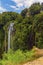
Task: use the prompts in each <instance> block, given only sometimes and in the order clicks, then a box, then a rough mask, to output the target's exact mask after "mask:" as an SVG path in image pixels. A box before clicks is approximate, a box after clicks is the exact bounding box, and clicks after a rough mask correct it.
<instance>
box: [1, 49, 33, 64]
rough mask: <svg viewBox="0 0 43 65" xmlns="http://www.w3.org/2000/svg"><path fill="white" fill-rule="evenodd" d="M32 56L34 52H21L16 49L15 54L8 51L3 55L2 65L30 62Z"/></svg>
mask: <svg viewBox="0 0 43 65" xmlns="http://www.w3.org/2000/svg"><path fill="white" fill-rule="evenodd" d="M33 56H34V50H31V51H26V52H23V51H22V50H20V49H18V50H17V51H15V52H12V50H10V51H9V52H8V53H4V54H3V60H2V61H1V63H2V65H6V64H7V65H17V64H20V63H23V62H26V61H28V60H32V59H33Z"/></svg>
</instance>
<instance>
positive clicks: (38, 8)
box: [29, 3, 41, 15]
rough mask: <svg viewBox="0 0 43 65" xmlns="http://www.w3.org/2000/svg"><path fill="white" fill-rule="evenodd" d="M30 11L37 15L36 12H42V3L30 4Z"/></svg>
mask: <svg viewBox="0 0 43 65" xmlns="http://www.w3.org/2000/svg"><path fill="white" fill-rule="evenodd" d="M29 11H30V14H31V15H35V14H38V13H40V11H41V5H40V3H34V4H32V5H31V6H30V8H29Z"/></svg>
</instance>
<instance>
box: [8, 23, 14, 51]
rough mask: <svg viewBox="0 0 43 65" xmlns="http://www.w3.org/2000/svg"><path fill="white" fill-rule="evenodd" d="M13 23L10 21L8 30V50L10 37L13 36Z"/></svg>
mask: <svg viewBox="0 0 43 65" xmlns="http://www.w3.org/2000/svg"><path fill="white" fill-rule="evenodd" d="M13 25H14V23H10V26H9V30H8V51H9V50H10V41H11V40H10V38H11V32H12V31H13Z"/></svg>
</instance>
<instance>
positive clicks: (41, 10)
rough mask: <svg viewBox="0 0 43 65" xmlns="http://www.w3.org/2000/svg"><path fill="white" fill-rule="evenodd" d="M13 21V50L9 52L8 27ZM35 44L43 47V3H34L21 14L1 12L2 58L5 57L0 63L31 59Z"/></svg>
mask: <svg viewBox="0 0 43 65" xmlns="http://www.w3.org/2000/svg"><path fill="white" fill-rule="evenodd" d="M11 22H13V23H14V27H13V28H14V30H13V31H12V33H11V49H12V50H13V51H11V52H8V27H9V25H10V23H11ZM33 46H36V47H38V48H43V4H40V3H34V4H32V5H31V6H30V8H26V9H24V10H22V12H21V13H20V14H18V13H16V12H3V13H0V58H3V60H2V61H1V62H2V63H3V64H1V63H0V65H6V63H9V61H11V62H13V61H14V63H15V62H16V63H19V62H24V61H28V60H31V59H32V57H33V55H34V51H30V50H31V49H32V48H33ZM18 49H20V50H18ZM25 51H26V52H25ZM4 52H8V53H4ZM25 59H26V60H25ZM4 61H5V62H4ZM4 63H5V64H4ZM9 65H12V64H9Z"/></svg>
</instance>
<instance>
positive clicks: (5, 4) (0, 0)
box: [0, 0, 43, 13]
mask: <svg viewBox="0 0 43 65" xmlns="http://www.w3.org/2000/svg"><path fill="white" fill-rule="evenodd" d="M34 2H40V3H41V2H43V0H0V13H2V12H5V11H13V12H18V13H20V12H21V11H22V10H23V9H24V8H29V7H30V6H31V4H33V3H34Z"/></svg>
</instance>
